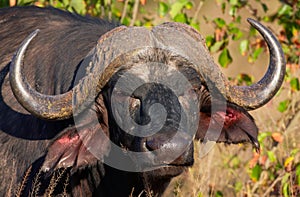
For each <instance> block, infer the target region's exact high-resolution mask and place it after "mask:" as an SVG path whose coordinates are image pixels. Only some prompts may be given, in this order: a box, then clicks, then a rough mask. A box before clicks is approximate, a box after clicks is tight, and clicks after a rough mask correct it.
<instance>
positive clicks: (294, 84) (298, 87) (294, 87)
mask: <svg viewBox="0 0 300 197" xmlns="http://www.w3.org/2000/svg"><path fill="white" fill-rule="evenodd" d="M290 85H291V88H292V90H295V91H298V90H300V84H299V79H298V78H292V79H291V81H290Z"/></svg>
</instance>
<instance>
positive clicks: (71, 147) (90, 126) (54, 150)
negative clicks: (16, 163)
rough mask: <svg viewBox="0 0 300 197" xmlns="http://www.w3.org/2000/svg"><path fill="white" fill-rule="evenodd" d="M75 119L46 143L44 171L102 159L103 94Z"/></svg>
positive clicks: (105, 149) (105, 137) (105, 138)
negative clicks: (73, 124)
mask: <svg viewBox="0 0 300 197" xmlns="http://www.w3.org/2000/svg"><path fill="white" fill-rule="evenodd" d="M77 119H79V120H80V121H79V122H80V123H79V124H78V125H75V126H71V127H68V128H66V129H65V130H64V131H62V132H61V134H60V135H59V136H58V137H57V138H56V139H54V141H53V142H52V143H51V144H50V146H49V147H48V149H47V153H46V157H45V161H44V163H43V166H42V170H43V171H49V170H56V169H59V168H71V170H72V171H76V170H77V169H79V168H81V167H85V166H86V165H93V164H95V163H96V162H97V161H99V160H100V161H102V160H103V157H104V156H105V155H107V154H108V153H109V150H110V140H109V131H108V130H109V129H108V116H107V110H106V108H105V105H104V102H103V98H102V97H101V98H100V99H98V100H97V102H96V105H95V106H93V107H91V109H87V110H86V111H85V112H84V113H82V114H81V115H80V117H77Z"/></svg>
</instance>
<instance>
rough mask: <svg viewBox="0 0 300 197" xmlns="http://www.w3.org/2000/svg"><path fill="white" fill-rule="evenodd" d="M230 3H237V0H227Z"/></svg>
mask: <svg viewBox="0 0 300 197" xmlns="http://www.w3.org/2000/svg"><path fill="white" fill-rule="evenodd" d="M229 3H230V5H238V0H229Z"/></svg>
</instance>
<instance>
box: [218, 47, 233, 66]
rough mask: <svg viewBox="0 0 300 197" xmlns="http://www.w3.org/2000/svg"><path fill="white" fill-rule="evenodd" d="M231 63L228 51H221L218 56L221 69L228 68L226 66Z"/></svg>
mask: <svg viewBox="0 0 300 197" xmlns="http://www.w3.org/2000/svg"><path fill="white" fill-rule="evenodd" d="M231 62H232V57H231V55H230V53H229V51H228V49H223V51H222V53H221V54H220V56H219V63H220V64H221V66H222V67H225V68H226V67H228V65H229V64H230V63H231Z"/></svg>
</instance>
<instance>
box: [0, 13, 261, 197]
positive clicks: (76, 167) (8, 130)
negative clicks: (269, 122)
mask: <svg viewBox="0 0 300 197" xmlns="http://www.w3.org/2000/svg"><path fill="white" fill-rule="evenodd" d="M116 26H117V25H116V24H114V23H110V22H107V21H104V20H100V19H92V18H88V17H82V16H78V15H74V14H71V13H68V12H63V11H60V10H57V9H54V8H43V9H42V8H37V7H24V8H17V7H15V8H7V9H0V27H1V28H0V41H1V42H0V58H1V59H0V87H1V89H0V90H1V92H0V157H1V160H0V174H1V176H0V195H1V196H3V195H14V194H16V193H19V194H21V196H28V195H29V194H30V193H32V194H38V195H42V194H43V193H45V192H50V191H51V192H53V193H51V194H52V195H58V194H61V193H64V192H66V193H68V194H70V195H73V196H129V195H130V194H131V193H132V194H133V196H138V195H139V194H141V193H143V196H146V192H152V193H153V194H155V195H158V196H161V195H162V193H163V192H164V190H165V188H166V187H167V186H168V184H169V182H170V180H171V179H172V177H174V176H177V175H179V174H180V173H182V172H183V171H184V170H185V169H186V168H187V167H189V166H191V165H192V164H193V144H191V145H190V146H189V148H188V149H187V150H186V152H185V153H184V154H183V155H181V156H180V157H178V158H177V159H176V160H175V161H174V162H173V163H171V165H170V166H165V167H162V168H160V169H157V170H154V171H150V172H146V173H135V172H125V171H120V170H117V169H114V168H111V167H109V166H106V165H105V164H103V163H102V161H103V159H105V156H108V157H109V150H110V147H109V142H107V141H106V140H105V139H102V140H101V143H99V142H95V141H93V137H94V135H95V133H97V132H98V131H103V132H104V133H105V135H106V136H107V137H110V139H111V140H112V141H113V142H114V143H115V144H117V145H119V146H124V145H125V147H124V149H130V150H133V151H147V150H146V149H148V150H152V149H156V148H159V147H160V146H163V145H164V143H165V141H167V140H166V139H165V138H166V137H172V136H173V133H172V132H173V131H172V129H173V128H171V131H169V130H170V128H169V127H168V126H166V127H164V128H163V129H162V132H160V133H158V134H157V135H156V136H154V137H153V138H151V139H147V141H143V140H145V139H143V138H139V139H137V138H135V137H133V136H130V135H129V134H127V133H125V132H123V131H122V130H121V129H120V128H119V127H118V126H117V124H116V122H115V120H114V118H113V115H112V112H111V109H110V94H111V90H112V87H113V86H114V84H115V81H114V79H112V80H111V81H110V82H109V84H107V85H106V86H105V87H104V88H103V91H102V92H100V93H99V96H98V97H97V99H96V105H93V106H90V108H88V109H87V110H86V111H87V113H85V114H86V115H84V116H83V117H81V119H82V124H81V125H79V126H78V125H77V127H75V125H74V122H73V120H72V119H69V120H64V121H55V122H51V121H45V120H40V119H37V118H35V117H34V116H32V115H30V114H29V113H28V112H27V111H26V110H24V109H23V107H22V106H21V105H20V104H19V103H18V102H17V100H16V99H15V97H14V95H13V93H12V91H11V88H10V83H9V80H8V75H9V65H10V61H11V58H12V57H13V54H14V53H15V51H16V50H17V48H18V46H19V45H20V43H21V42H22V41H23V40H24V39H25V37H26V36H28V35H29V34H30V33H31V32H33V31H34V30H35V29H40V33H39V34H38V35H37V36H36V38H34V39H33V41H32V42H31V43H30V47H28V50H27V51H26V54H25V60H24V65H26V66H24V75H25V76H26V78H27V79H28V81H29V83H30V84H31V86H32V87H33V88H35V89H36V90H37V91H39V92H41V93H44V94H52V95H55V94H61V93H64V92H66V91H68V90H70V89H71V88H72V87H73V86H74V85H75V84H74V77H75V75H76V72H77V70H78V66H79V65H80V63H81V62H82V61H83V59H84V58H85V57H86V55H87V54H88V53H89V51H90V50H91V49H92V48H93V47H95V46H96V43H97V40H98V39H99V38H100V37H101V35H103V34H104V33H105V32H107V31H109V30H111V29H113V28H114V27H116ZM150 58H152V57H150ZM153 58H158V59H157V61H158V62H163V63H166V64H168V61H166V59H167V58H165V57H163V55H162V56H160V55H157V57H153ZM160 58H162V59H160ZM165 61H166V62H165ZM146 62H147V61H146ZM83 66H86V65H83ZM181 72H182V73H183V74H184V75H186V77H187V78H188V79H189V80H190V82H191V84H192V85H193V86H194V89H193V90H192V91H195V92H197V93H199V95H201V96H199V98H198V100H199V107H200V112H199V113H200V121H199V129H198V132H197V134H196V139H199V140H202V141H206V140H215V141H219V142H225V143H240V142H252V143H256V142H257V140H256V138H257V131H258V130H257V127H256V125H255V123H254V121H253V118H252V117H251V116H250V115H249V114H248V113H247V112H246V111H245V110H243V109H241V108H240V107H239V106H236V105H234V104H230V103H228V107H227V111H226V113H223V112H218V111H217V112H211V110H210V106H211V103H210V102H211V101H210V93H209V92H208V90H207V88H206V87H205V84H203V85H200V81H199V80H200V79H199V77H198V76H196V75H195V71H190V70H186V71H181ZM118 74H120V73H118ZM114 77H116V76H114ZM117 77H118V76H117ZM155 88H158V89H159V90H160V91H161V92H160V93H161V94H168V95H165V96H166V97H164V98H160V97H159V96H158V98H157V99H158V100H159V99H161V100H159V101H160V102H162V103H163V104H166V105H168V106H170V105H171V104H172V103H176V102H178V100H176V99H175V98H173V97H172V96H170V95H171V94H169V93H168V90H165V89H164V88H163V87H158V86H156V85H153V87H152V86H149V87H146V88H145V89H143V87H142V88H141V90H140V92H137V93H136V95H134V96H135V98H134V99H139V100H141V101H142V102H145V101H148V100H147V98H148V93H151V91H152V90H155ZM154 94H155V91H154ZM150 97H151V96H150ZM170 98H171V99H170ZM149 102H150V104H151V100H150V101H149ZM149 107H150V106H147V105H143V104H140V105H137V107H135V108H134V109H132V114H131V115H132V117H133V119H135V120H136V122H138V123H141V124H144V123H145V122H147V121H148V120H147V116H148V115H147V113H148V108H149ZM172 110H173V109H172V108H171V109H170V111H172ZM174 111H175V112H174V114H172V113H173V112H172V113H171V112H170V113H168V114H169V116H170V117H169V118H170V119H171V121H172V120H173V122H174V120H175V121H178V118H179V119H180V118H181V117H177V114H176V113H177V112H176V110H174ZM95 112H96V114H97V118H96V119H93V118H92V117H94V116H89V114H90V113H95ZM154 115H155V114H154ZM222 117H223V118H225V126H224V128H222V125H219V119H220V118H222ZM212 119H213V120H214V122H215V124H214V125H213V128H215V129H216V130H217V129H219V128H220V127H221V130H222V133H221V136H220V138H218V139H214V137H210V136H213V135H210V134H209V135H207V137H204V136H205V134H206V131H207V127H208V123H209V122H210V121H211V120H212ZM168 132H169V133H168ZM212 132H213V130H212ZM165 133H167V134H165ZM79 135H81V136H83V138H84V140H86V141H87V142H88V143H87V145H86V146H84V145H83V142H82V141H81V140H82V138H79V137H78V136H79ZM97 143H98V144H97ZM147 143H148V144H147ZM141 144H147V147H143V146H142V145H141ZM90 147H97V151H98V152H100V153H101V154H102V155H103V157H102V158H98V159H97V158H95V157H94V156H93V155H92V154H91V153H90V152H89V151H88V149H89V148H90ZM131 162H132V163H133V165H134V161H131ZM65 167H66V168H65ZM41 169H42V170H41ZM23 177H25V178H24V179H23ZM53 177H54V178H53ZM53 179H54V180H56V184H55V185H54V186H55V187H54V188H55V189H54V190H50V191H49V188H48V187H49V185H52V186H53V184H52V182H53ZM18 185H21V187H18ZM18 188H19V190H18ZM16 190H18V191H19V192H16Z"/></svg>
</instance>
